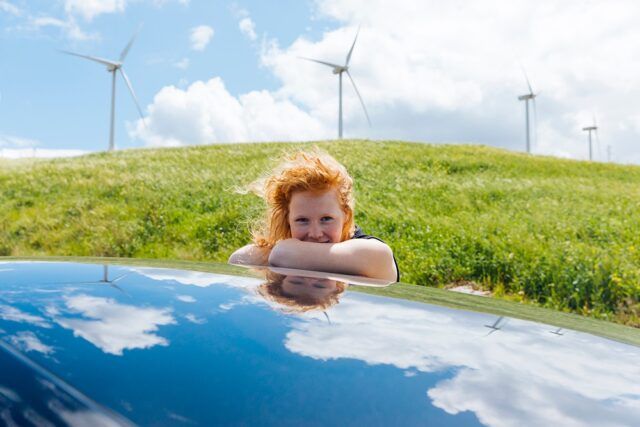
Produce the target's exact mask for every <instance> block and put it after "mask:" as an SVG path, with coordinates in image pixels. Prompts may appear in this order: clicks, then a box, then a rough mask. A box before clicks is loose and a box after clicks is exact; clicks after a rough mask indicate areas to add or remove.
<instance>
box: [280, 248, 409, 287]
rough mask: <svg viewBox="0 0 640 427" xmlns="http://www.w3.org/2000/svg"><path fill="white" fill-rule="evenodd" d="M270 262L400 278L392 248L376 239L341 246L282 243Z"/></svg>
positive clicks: (337, 271)
mask: <svg viewBox="0 0 640 427" xmlns="http://www.w3.org/2000/svg"><path fill="white" fill-rule="evenodd" d="M268 262H269V265H272V266H275V267H285V268H297V269H300V270H315V271H324V272H328V273H342V274H352V275H357V276H366V277H370V278H373V279H383V280H391V281H394V282H395V281H396V277H397V271H396V266H395V263H394V261H393V252H392V251H391V248H390V247H389V246H387V245H386V244H384V243H382V242H381V241H379V240H375V239H352V240H345V241H344V242H340V243H313V242H303V241H300V240H298V239H286V240H281V241H280V242H278V243H277V244H276V245H275V246H274V247H273V249H272V250H271V254H269V257H268Z"/></svg>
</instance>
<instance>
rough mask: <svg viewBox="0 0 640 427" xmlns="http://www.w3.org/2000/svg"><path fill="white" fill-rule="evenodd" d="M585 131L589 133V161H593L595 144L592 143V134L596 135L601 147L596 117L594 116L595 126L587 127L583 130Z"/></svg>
mask: <svg viewBox="0 0 640 427" xmlns="http://www.w3.org/2000/svg"><path fill="white" fill-rule="evenodd" d="M582 130H583V131H586V132H588V133H589V160H590V161H591V160H593V144H592V142H591V132H593V133H595V136H596V141H598V145H600V143H599V140H598V125H597V123H596V116H595V115H594V116H593V124H592V125H591V126H586V127H583V128H582Z"/></svg>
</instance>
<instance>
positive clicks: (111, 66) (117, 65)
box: [61, 31, 144, 151]
mask: <svg viewBox="0 0 640 427" xmlns="http://www.w3.org/2000/svg"><path fill="white" fill-rule="evenodd" d="M138 32H139V31H137V32H136V33H135V34H134V35H133V37H131V40H129V43H127V45H126V46H125V47H124V49H123V50H122V53H120V58H118V60H117V61H113V60H111V59H104V58H99V57H97V56H90V55H81V54H79V53H75V52H70V51H67V50H63V51H61V52H62V53H66V54H67V55H73V56H79V57H80V58H85V59H88V60H91V61H95V62H98V63H100V64H102V65H105V66H106V67H107V71H108V72H110V73H111V126H110V129H109V151H113V150H114V149H115V144H114V140H113V138H114V123H115V115H116V73H117V72H118V71H120V74H121V75H122V78H123V79H124V82H125V83H126V84H127V87H128V88H129V92H131V96H132V97H133V102H135V104H136V107H137V108H138V113H139V114H140V118H141V119H142V123H143V124H144V115H143V114H142V109H141V108H140V104H139V103H138V98H136V94H135V92H134V91H133V87H132V86H131V81H130V80H129V77H127V73H125V72H124V69H123V68H122V65H123V62H124V59H125V58H126V57H127V54H128V53H129V49H131V45H133V42H134V41H135V39H136V37H137V36H138Z"/></svg>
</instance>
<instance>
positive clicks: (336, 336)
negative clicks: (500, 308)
mask: <svg viewBox="0 0 640 427" xmlns="http://www.w3.org/2000/svg"><path fill="white" fill-rule="evenodd" d="M317 316H318V315H317V314H314V315H312V316H308V317H317ZM331 320H332V324H327V323H326V322H316V321H312V322H309V321H305V320H302V319H301V320H299V321H296V322H294V327H293V330H292V331H290V332H289V333H288V334H287V337H286V340H285V346H286V347H287V348H288V349H289V350H291V351H292V352H294V353H298V354H301V355H304V356H308V357H312V358H314V359H320V360H328V359H340V358H349V359H357V360H361V361H364V362H366V363H367V364H370V365H377V364H387V365H393V366H396V367H397V368H400V369H403V370H405V371H409V372H413V371H419V372H434V371H443V370H445V369H455V374H454V376H453V378H450V379H448V380H445V381H442V382H440V383H438V384H436V386H435V387H433V388H432V389H430V390H428V391H427V390H425V392H427V396H428V398H430V399H431V400H432V403H433V404H434V405H435V406H436V407H439V408H441V409H443V410H445V411H446V412H448V413H450V414H457V413H460V412H464V411H472V412H474V413H475V414H476V416H477V417H478V418H479V420H480V421H481V422H482V423H484V424H486V425H490V426H507V425H522V424H526V425H545V426H546V425H586V424H590V425H594V423H595V425H637V424H636V423H637V421H638V420H639V419H640V364H638V360H640V349H638V348H636V347H631V346H627V345H623V344H619V343H616V342H612V341H608V340H604V339H600V338H597V337H592V336H589V335H587V334H582V333H578V332H572V331H567V333H566V334H565V335H564V336H562V337H560V338H558V336H556V335H552V334H549V333H548V330H549V327H548V326H545V325H539V324H534V323H530V322H525V321H519V320H516V319H511V321H510V322H509V324H508V325H507V326H504V327H503V328H502V329H501V330H500V331H499V332H497V333H495V334H492V335H490V336H486V328H485V327H484V325H485V324H487V323H489V324H490V323H491V322H493V321H494V320H495V317H492V316H489V315H484V314H477V313H466V312H462V311H454V310H448V309H444V308H440V307H434V306H428V305H418V304H414V303H408V302H407V303H401V302H398V303H391V304H390V303H389V302H388V301H384V302H383V301H381V300H378V299H376V298H374V297H367V296H364V295H354V294H353V293H351V294H350V295H348V298H345V299H344V300H343V301H341V303H340V304H339V305H338V306H335V307H333V308H332V310H331ZM410 375H413V374H410ZM585 408H587V409H586V410H585Z"/></svg>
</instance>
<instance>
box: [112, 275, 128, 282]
mask: <svg viewBox="0 0 640 427" xmlns="http://www.w3.org/2000/svg"><path fill="white" fill-rule="evenodd" d="M128 274H129V273H124V274H121V275H120V276H118V277H116V278H115V279H113V280H112V281H111V283H115V282H117V281H118V280H122V279H124V278H125V277H126V276H127V275H128Z"/></svg>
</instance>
